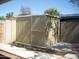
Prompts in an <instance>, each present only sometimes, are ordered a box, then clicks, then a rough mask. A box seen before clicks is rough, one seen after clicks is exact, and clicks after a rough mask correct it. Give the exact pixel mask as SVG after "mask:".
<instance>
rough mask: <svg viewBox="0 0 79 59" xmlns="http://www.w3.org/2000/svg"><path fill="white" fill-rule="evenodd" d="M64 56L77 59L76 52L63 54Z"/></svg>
mask: <svg viewBox="0 0 79 59" xmlns="http://www.w3.org/2000/svg"><path fill="white" fill-rule="evenodd" d="M64 57H65V58H68V59H79V58H78V56H77V55H76V54H70V53H68V54H66V55H64Z"/></svg>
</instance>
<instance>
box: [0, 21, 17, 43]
mask: <svg viewBox="0 0 79 59" xmlns="http://www.w3.org/2000/svg"><path fill="white" fill-rule="evenodd" d="M14 40H16V21H15V20H0V43H7V44H9V43H12V42H13V41H14Z"/></svg>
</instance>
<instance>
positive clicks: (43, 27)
mask: <svg viewBox="0 0 79 59" xmlns="http://www.w3.org/2000/svg"><path fill="white" fill-rule="evenodd" d="M58 33H59V31H58V21H57V18H52V17H48V16H46V15H40V16H38V15H37V16H25V17H24V16H23V17H17V18H16V42H21V43H25V44H31V45H36V46H46V45H51V44H53V43H52V41H53V42H54V43H56V41H57V39H58ZM50 37H51V38H50Z"/></svg>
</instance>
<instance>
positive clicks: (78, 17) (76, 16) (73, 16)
mask: <svg viewBox="0 0 79 59" xmlns="http://www.w3.org/2000/svg"><path fill="white" fill-rule="evenodd" d="M60 19H61V21H67V20H79V14H67V15H63V16H61V18H60Z"/></svg>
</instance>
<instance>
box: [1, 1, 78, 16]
mask: <svg viewBox="0 0 79 59" xmlns="http://www.w3.org/2000/svg"><path fill="white" fill-rule="evenodd" d="M22 6H25V7H29V8H30V10H31V13H32V14H33V15H39V14H44V11H45V10H47V9H49V8H57V9H58V11H59V12H60V14H76V13H79V11H78V9H77V8H78V7H74V6H72V4H71V3H70V2H69V0H12V1H10V2H7V3H4V4H1V5H0V16H5V15H6V13H8V12H14V15H15V16H17V15H18V14H19V13H20V9H21V7H22Z"/></svg>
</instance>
